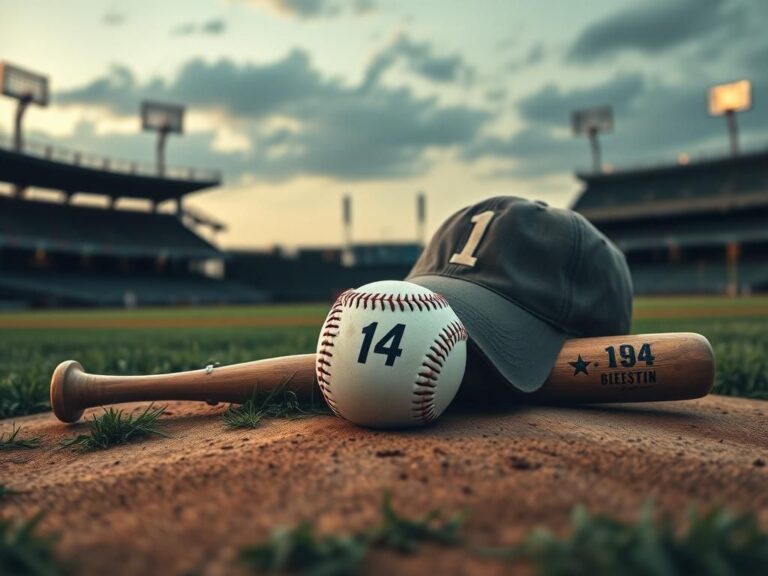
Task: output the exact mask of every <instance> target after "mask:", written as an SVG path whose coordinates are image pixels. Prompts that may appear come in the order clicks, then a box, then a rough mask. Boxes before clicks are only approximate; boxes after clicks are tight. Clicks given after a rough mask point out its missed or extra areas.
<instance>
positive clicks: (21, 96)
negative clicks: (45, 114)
mask: <svg viewBox="0 0 768 576" xmlns="http://www.w3.org/2000/svg"><path fill="white" fill-rule="evenodd" d="M0 93H2V94H3V95H4V96H8V97H10V98H15V99H16V100H18V101H19V103H18V105H17V106H16V119H15V124H14V133H13V147H14V150H16V151H17V152H21V151H22V150H23V148H24V140H23V136H22V129H21V124H22V121H23V119H24V112H25V111H26V110H27V106H29V105H30V104H37V105H38V106H47V105H48V78H47V77H46V76H42V75H40V74H35V73H34V72H30V71H29V70H24V69H23V68H19V67H18V66H14V65H13V64H9V63H8V62H0Z"/></svg>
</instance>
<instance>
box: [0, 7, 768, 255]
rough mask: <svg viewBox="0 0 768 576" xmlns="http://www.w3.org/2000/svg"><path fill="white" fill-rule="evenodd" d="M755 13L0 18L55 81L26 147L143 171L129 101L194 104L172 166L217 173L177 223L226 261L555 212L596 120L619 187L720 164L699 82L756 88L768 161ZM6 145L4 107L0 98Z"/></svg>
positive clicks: (645, 10) (148, 146)
mask: <svg viewBox="0 0 768 576" xmlns="http://www.w3.org/2000/svg"><path fill="white" fill-rule="evenodd" d="M767 21H768V2H766V1H765V0H661V1H659V0H651V1H648V0H591V1H586V0H573V1H568V2H566V1H563V0H560V1H555V0H537V1H527V2H524V1H510V0H476V1H474V2H467V1H465V0H410V1H409V0H239V1H238V0H184V1H183V2H182V1H178V2H170V1H165V2H159V1H157V0H152V1H150V0H131V1H130V2H128V1H122V2H117V1H107V2H105V1H97V0H69V1H66V2H62V1H53V0H47V1H44V0H24V1H20V0H0V59H2V60H7V61H9V62H12V63H15V64H18V65H20V66H23V67H26V68H29V69H31V70H34V71H38V72H40V73H44V74H47V75H49V76H50V78H51V90H52V95H53V101H52V105H51V106H50V107H49V108H47V109H41V108H34V109H31V110H30V111H29V113H28V115H27V118H26V129H27V135H28V137H29V138H30V139H35V140H40V141H43V142H49V143H58V144H60V145H62V146H67V147H72V148H75V149H78V150H83V151H90V152H94V153H98V154H103V155H107V156H114V157H117V158H125V159H129V160H138V161H147V162H150V161H151V160H152V157H153V152H154V139H153V135H150V134H146V133H141V132H140V130H139V121H138V108H139V103H140V101H141V100H142V99H144V98H153V99H158V100H163V101H169V102H178V103H183V104H185V105H186V106H187V117H186V134H185V135H184V136H182V137H172V138H171V139H170V141H169V145H168V146H169V147H168V162H169V164H175V165H182V166H187V165H190V166H197V167H201V168H204V167H209V168H219V169H221V170H222V171H223V172H224V180H225V182H224V185H223V186H222V187H221V188H218V189H216V190H215V191H213V192H208V193H204V194H200V195H197V196H195V197H193V198H192V199H191V200H190V204H191V205H194V206H195V207H198V208H199V209H201V210H203V211H205V212H207V213H209V214H211V215H214V216H216V217H218V218H219V219H221V220H223V221H224V222H225V223H226V224H227V225H228V226H229V230H228V232H227V233H226V234H224V235H223V236H222V237H221V241H222V244H223V245H224V246H253V247H265V246H270V245H273V244H280V245H287V246H297V245H319V244H338V243H339V242H340V241H341V207H340V203H341V200H340V199H341V196H342V194H344V193H350V194H352V196H353V214H354V227H353V234H354V238H355V239H356V240H360V241H379V240H391V241H396V240H406V241H407V240H412V239H413V238H414V233H415V194H416V192H417V191H418V190H424V191H425V192H426V194H427V197H428V215H429V218H428V229H429V230H430V231H431V230H434V229H435V228H436V227H437V226H438V225H439V224H440V222H441V221H442V220H443V219H444V218H446V217H447V216H448V215H450V214H451V213H452V212H453V211H455V210H457V209H458V208H460V207H462V206H464V205H467V204H469V203H472V202H475V201H477V200H480V199H482V198H485V197H488V196H491V195H497V194H514V195H521V196H526V197H531V198H538V199H543V200H546V201H548V202H550V203H552V204H554V205H558V206H566V205H568V204H569V203H570V202H571V201H572V199H573V198H574V196H575V194H576V193H577V192H578V190H579V184H578V182H577V181H576V180H575V179H574V177H573V172H574V169H575V168H579V167H587V166H588V165H589V154H588V152H589V150H588V146H587V143H586V142H585V141H584V140H581V139H574V138H573V136H572V135H571V133H570V126H569V113H570V111H571V110H572V109H574V108H580V107H588V106H594V105H603V104H611V105H613V106H614V109H615V117H616V133H615V134H612V135H608V136H606V137H605V138H604V140H603V144H604V155H605V156H604V161H605V162H606V163H610V164H612V165H615V166H617V167H621V166H627V165H633V164H644V163H656V162H664V161H674V159H675V157H676V156H677V155H678V154H680V153H687V154H690V155H691V157H692V158H696V157H697V156H699V155H702V154H718V153H723V152H725V151H726V150H727V145H728V142H727V138H726V131H725V121H724V120H723V119H721V118H710V117H709V116H708V115H707V113H706V105H705V102H706V91H707V88H708V87H709V86H711V85H712V84H716V83H720V82H728V81H733V80H738V79H741V78H749V79H751V80H752V81H753V83H754V94H755V106H754V108H753V109H752V110H751V111H749V112H747V113H744V114H742V115H741V116H740V118H739V120H740V125H741V128H742V137H743V144H744V146H745V147H760V146H766V145H768V104H767V103H766V102H768V65H766V63H768V34H766V32H765V23H766V22H767ZM0 100H2V102H0V135H4V136H7V135H8V134H9V133H10V130H11V126H12V119H13V102H12V101H10V100H9V99H7V98H2V99H0Z"/></svg>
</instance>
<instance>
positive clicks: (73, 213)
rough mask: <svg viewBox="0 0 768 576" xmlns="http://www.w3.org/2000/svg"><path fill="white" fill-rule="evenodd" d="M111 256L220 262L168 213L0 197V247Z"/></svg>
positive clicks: (215, 253) (217, 254) (217, 255)
mask: <svg viewBox="0 0 768 576" xmlns="http://www.w3.org/2000/svg"><path fill="white" fill-rule="evenodd" d="M2 246H12V247H18V248H29V249H37V248H40V247H42V248H45V249H49V250H56V251H59V252H76V253H89V254H102V253H103V254H111V255H116V256H147V255H156V254H160V253H162V254H165V255H166V256H167V257H171V258H173V257H195V258H221V257H222V255H221V253H220V252H219V251H218V250H217V249H216V248H215V247H213V246H212V245H211V244H209V243H208V242H206V241H205V240H203V239H202V238H201V237H200V236H198V235H197V234H195V233H194V232H192V231H191V230H190V229H189V228H187V227H186V226H184V225H183V224H182V223H181V222H180V221H179V219H178V218H177V217H175V216H173V215H170V214H158V213H153V212H139V211H128V210H105V209H101V208H91V207H84V206H76V205H71V204H58V203H52V202H36V201H30V200H18V199H15V198H9V197H0V247H2Z"/></svg>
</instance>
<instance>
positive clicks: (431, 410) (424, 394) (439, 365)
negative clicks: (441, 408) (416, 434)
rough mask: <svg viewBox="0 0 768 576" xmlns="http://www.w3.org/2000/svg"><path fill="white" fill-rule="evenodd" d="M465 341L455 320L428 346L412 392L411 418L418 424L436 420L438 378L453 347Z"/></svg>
mask: <svg viewBox="0 0 768 576" xmlns="http://www.w3.org/2000/svg"><path fill="white" fill-rule="evenodd" d="M436 296H438V297H439V298H440V299H441V301H442V302H444V303H445V305H446V306H447V300H445V298H443V297H442V296H440V295H439V294H437V295H436ZM466 340H467V330H466V328H464V325H463V324H462V323H461V322H460V321H458V320H455V321H453V322H451V323H449V324H448V325H446V326H445V327H444V328H443V329H442V330H440V332H439V333H438V335H437V336H436V337H435V341H434V342H433V344H432V345H430V347H429V352H427V353H426V354H425V355H424V360H423V361H422V362H421V368H420V369H419V372H418V374H417V376H416V383H415V385H414V390H413V395H414V398H413V401H412V404H413V406H412V408H411V411H412V412H413V413H414V414H413V417H414V418H415V419H416V420H417V421H419V422H420V423H422V424H429V423H430V422H432V421H433V420H434V419H435V418H437V412H436V410H435V392H436V388H437V382H438V377H439V376H440V372H441V371H442V369H443V367H444V365H445V362H446V360H447V359H448V355H449V354H450V352H451V350H453V347H454V346H456V344H458V343H459V342H462V341H466ZM430 352H431V353H430Z"/></svg>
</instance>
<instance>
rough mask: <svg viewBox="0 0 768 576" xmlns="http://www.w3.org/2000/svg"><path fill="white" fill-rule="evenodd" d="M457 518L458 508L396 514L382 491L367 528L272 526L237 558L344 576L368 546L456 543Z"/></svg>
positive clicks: (355, 569)
mask: <svg viewBox="0 0 768 576" xmlns="http://www.w3.org/2000/svg"><path fill="white" fill-rule="evenodd" d="M463 521H464V516H463V515H461V514H457V515H454V516H452V517H451V518H449V519H447V520H444V519H443V514H442V513H441V512H440V511H438V510H436V511H432V512H430V513H428V514H426V515H425V516H424V517H423V518H419V519H409V518H406V517H404V516H400V515H398V514H397V513H396V512H395V510H394V509H393V508H392V502H391V498H390V496H389V493H385V494H384V497H383V499H382V505H381V523H380V524H379V526H377V527H376V528H374V529H373V530H368V531H363V532H358V533H355V534H347V535H329V536H323V537H321V536H318V535H316V534H315V529H314V526H313V525H312V524H311V523H307V522H305V523H302V524H299V525H298V526H296V527H295V528H293V529H285V528H280V529H277V530H275V531H274V532H273V533H272V535H271V536H270V538H269V539H268V540H267V541H266V542H265V543H264V544H260V545H257V546H251V547H248V548H244V549H243V550H241V552H240V559H241V560H242V561H243V562H245V563H246V564H247V565H249V566H250V567H251V568H253V569H255V570H258V571H267V572H271V573H278V572H281V573H291V574H304V575H308V576H325V575H339V576H349V575H353V574H358V573H359V572H360V568H361V565H362V562H363V560H364V559H365V558H366V556H367V554H368V553H369V551H370V550H371V549H372V548H386V549H390V550H395V551H397V552H400V553H404V554H412V553H414V552H417V551H418V549H419V545H420V544H421V543H423V542H434V543H438V544H442V545H444V546H455V545H457V544H459V543H460V538H459V530H460V528H461V525H462V523H463Z"/></svg>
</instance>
